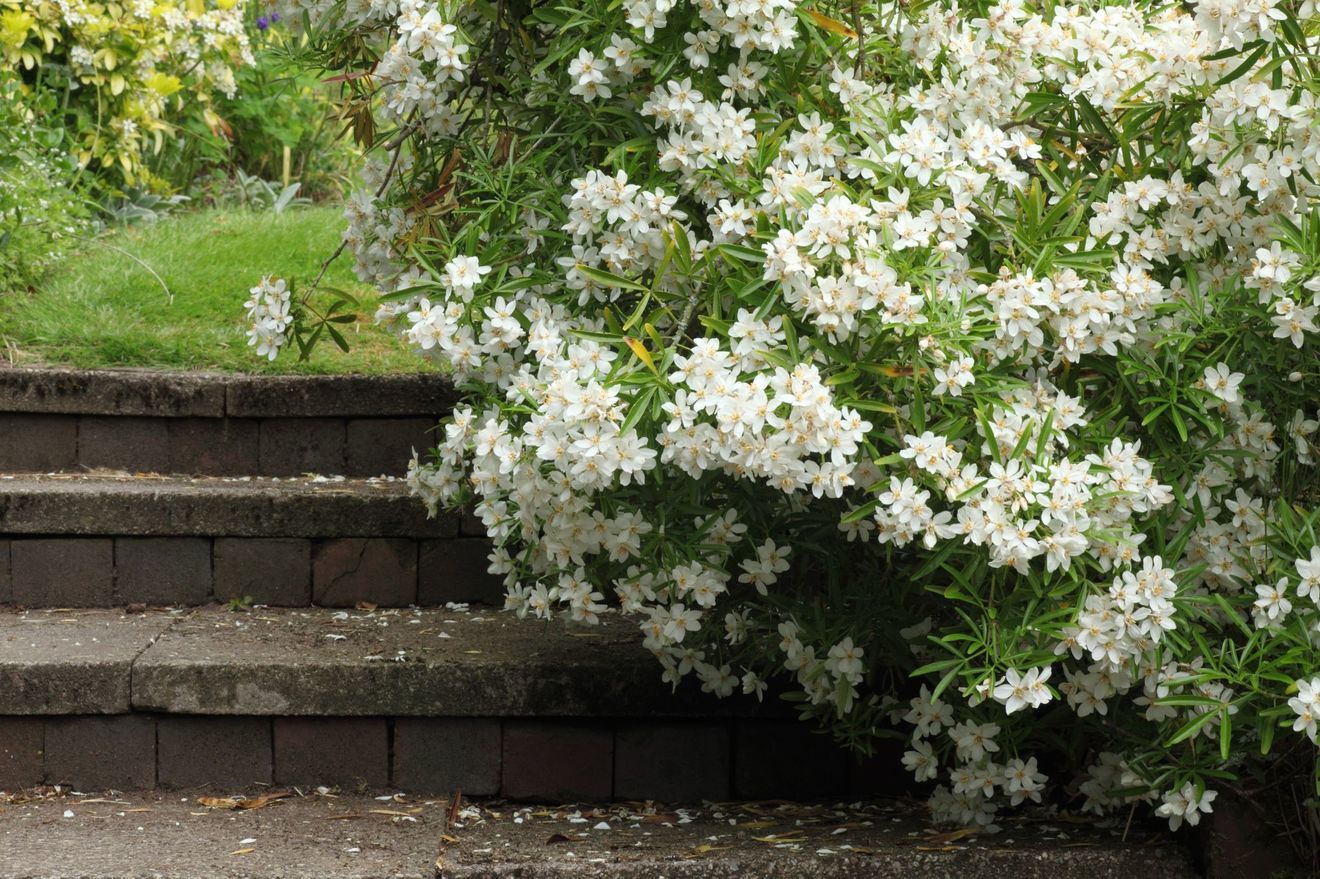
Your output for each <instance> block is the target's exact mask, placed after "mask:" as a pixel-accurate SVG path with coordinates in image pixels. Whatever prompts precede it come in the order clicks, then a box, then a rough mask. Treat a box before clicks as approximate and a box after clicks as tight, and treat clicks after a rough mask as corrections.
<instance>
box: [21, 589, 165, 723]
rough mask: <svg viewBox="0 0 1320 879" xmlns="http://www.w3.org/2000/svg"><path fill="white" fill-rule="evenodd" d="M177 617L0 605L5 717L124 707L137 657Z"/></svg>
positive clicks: (114, 710)
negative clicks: (7, 607) (19, 607)
mask: <svg viewBox="0 0 1320 879" xmlns="http://www.w3.org/2000/svg"><path fill="white" fill-rule="evenodd" d="M173 622H174V617H173V616H172V615H171V614H168V613H145V614H131V615H125V614H124V613H122V612H121V611H114V610H80V611H77V612H62V611H48V610H41V611H36V610H33V611H22V612H18V611H13V610H3V609H0V715H6V714H47V715H49V714H118V713H123V712H127V711H128V710H129V707H130V703H131V700H130V696H129V688H130V685H131V681H132V673H131V667H132V664H133V660H135V659H136V658H137V657H138V655H139V654H141V653H142V652H143V651H144V650H146V649H147V647H148V645H150V644H151V642H152V641H153V640H154V639H156V638H158V637H159V636H160V635H161V633H162V632H164V631H165V630H166V629H168V628H169V627H170V625H172V624H173Z"/></svg>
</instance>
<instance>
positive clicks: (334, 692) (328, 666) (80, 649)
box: [0, 606, 765, 717]
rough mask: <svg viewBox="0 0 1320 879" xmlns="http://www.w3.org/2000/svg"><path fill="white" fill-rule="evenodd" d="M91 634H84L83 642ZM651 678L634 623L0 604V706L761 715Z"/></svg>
mask: <svg viewBox="0 0 1320 879" xmlns="http://www.w3.org/2000/svg"><path fill="white" fill-rule="evenodd" d="M93 645H95V646H93ZM696 689H697V688H696V687H695V686H694V687H693V688H691V690H688V689H687V688H683V689H681V690H680V692H679V694H677V696H674V695H671V694H670V692H669V687H668V686H666V685H664V684H662V682H661V681H660V670H659V666H658V665H657V664H656V663H655V660H654V659H653V658H652V657H651V656H650V655H649V654H648V653H647V652H646V651H645V650H644V649H643V648H642V647H641V646H640V643H639V640H638V636H637V632H636V621H635V620H632V619H629V618H624V617H621V616H617V615H608V616H606V618H605V622H604V623H603V624H602V625H599V626H574V625H571V624H569V623H567V622H565V621H562V620H552V621H541V620H535V619H523V620H520V619H518V618H516V617H515V616H513V615H512V614H510V613H508V612H505V611H502V610H494V609H489V608H486V609H482V608H466V609H446V608H424V609H395V610H386V609H379V610H367V611H362V610H333V609H330V608H258V609H254V610H252V611H250V612H242V611H237V612H236V611H231V610H228V609H225V608H219V607H214V606H212V607H206V608H197V609H192V610H187V611H180V610H176V611H149V612H147V613H145V614H124V613H122V612H119V611H113V610H74V611H22V612H14V611H8V612H0V714H47V715H49V714H116V713H125V712H128V711H130V710H132V711H150V712H161V713H167V714H212V715H216V714H219V715H244V716H253V715H261V716H288V715H305V716H307V715H327V716H381V715H384V716H429V717H520V716H528V717H530V716H536V717H621V716H624V717H626V716H634V715H635V716H655V715H666V716H690V715H697V716H729V715H731V714H748V713H761V712H762V711H763V710H765V709H761V708H759V707H758V706H757V704H756V703H755V702H752V701H744V700H743V699H741V698H739V699H726V700H715V699H713V698H711V697H709V696H707V695H704V694H701V693H700V692H696Z"/></svg>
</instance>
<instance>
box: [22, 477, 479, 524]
mask: <svg viewBox="0 0 1320 879" xmlns="http://www.w3.org/2000/svg"><path fill="white" fill-rule="evenodd" d="M457 529H458V525H457V519H456V517H453V516H449V515H441V516H437V517H436V518H434V519H428V518H427V516H426V510H425V508H424V507H423V506H422V504H421V503H420V502H419V501H418V500H416V499H415V498H413V497H411V495H410V494H409V491H408V487H407V485H406V483H405V482H403V481H402V480H400V479H387V478H367V479H361V478H345V477H329V476H311V475H309V476H305V477H294V478H271V477H256V476H253V477H204V476H203V477H198V476H159V475H155V474H127V473H115V472H93V473H55V474H22V475H19V474H4V475H0V533H4V534H50V535H53V534H98V535H159V536H166V535H169V536H187V535H207V536H232V537H246V536H251V537H327V536H335V537H339V536H346V537H347V536H355V537H365V536H374V535H388V536H390V537H447V536H452V535H453V534H455V533H457Z"/></svg>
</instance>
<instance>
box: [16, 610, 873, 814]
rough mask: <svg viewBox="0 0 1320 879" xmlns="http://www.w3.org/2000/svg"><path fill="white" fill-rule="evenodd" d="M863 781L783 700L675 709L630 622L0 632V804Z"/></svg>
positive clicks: (525, 794) (640, 795) (432, 620)
mask: <svg viewBox="0 0 1320 879" xmlns="http://www.w3.org/2000/svg"><path fill="white" fill-rule="evenodd" d="M198 754H206V755H208V759H206V760H198V759H197V755H198ZM766 765H778V766H780V767H781V768H780V769H779V770H778V771H777V772H775V773H766V772H764V771H761V768H762V767H764V766H766ZM875 778H876V776H875V775H874V773H873V772H872V771H871V770H870V769H869V768H868V767H866V766H863V765H861V764H857V765H856V766H850V765H849V763H848V760H847V758H846V755H845V754H844V753H843V752H842V751H841V750H839V749H838V748H836V747H835V746H834V745H833V743H832V742H831V741H830V740H829V739H827V738H825V737H823V736H819V735H813V734H812V733H811V731H810V729H809V728H808V727H807V726H806V725H804V724H801V723H799V722H798V721H796V720H795V719H793V718H792V717H791V715H790V714H789V713H788V712H787V710H786V708H785V707H784V706H783V705H782V703H779V702H778V701H776V700H767V702H766V703H765V704H761V703H758V702H756V701H755V700H753V699H750V698H749V697H742V696H739V697H735V698H731V699H725V700H717V699H715V698H714V697H711V696H709V695H707V694H703V693H700V692H698V688H697V687H696V686H695V684H685V685H684V686H683V687H680V688H679V691H678V692H677V693H676V694H675V693H672V692H671V691H670V688H669V687H668V686H667V685H664V684H662V683H661V680H660V668H659V665H658V664H657V663H656V662H655V660H654V658H652V657H651V656H650V655H649V654H648V653H647V652H646V651H645V650H643V649H642V647H641V646H640V643H639V641H638V637H637V632H636V621H635V620H632V619H626V618H622V617H610V618H607V619H606V620H605V621H604V622H603V624H602V625H600V626H593V627H586V626H573V625H570V624H568V623H566V622H565V621H562V620H553V621H537V620H520V619H517V618H516V617H515V616H513V615H512V614H509V613H507V612H502V611H495V610H493V609H482V608H462V607H459V606H455V607H454V608H450V609H437V610H421V609H413V610H403V611H399V610H389V611H383V610H375V611H357V610H354V611H330V610H323V609H316V610H256V611H251V612H243V611H237V612H236V611H229V610H222V609H218V608H207V609H200V610H192V611H147V612H145V613H141V614H125V613H121V612H117V611H110V610H81V611H74V610H67V611H54V610H46V611H9V612H0V790H13V789H15V788H22V787H29V786H32V785H35V784H40V783H43V782H44V783H50V784H55V783H66V784H70V785H74V786H75V787H77V788H79V789H87V788H102V787H109V788H118V789H141V788H151V787H155V786H161V787H180V788H194V787H199V786H216V785H219V786H232V785H246V784H252V783H265V784H270V783H275V784H311V785H318V784H327V785H340V786H343V787H345V788H348V789H356V788H357V787H360V786H365V787H367V788H373V789H375V788H383V787H386V786H390V785H392V786H394V787H396V788H399V789H404V790H413V791H441V792H444V791H447V790H452V789H453V788H455V787H459V788H462V789H463V790H465V791H467V792H469V793H471V794H474V795H495V794H503V795H505V796H509V797H514V798H519V799H547V798H548V799H564V798H593V799H606V800H607V799H610V798H611V797H618V798H625V799H647V798H649V799H662V798H663V799H671V800H675V801H683V802H686V801H697V800H701V799H713V800H720V799H728V798H729V797H730V796H731V795H738V796H743V797H757V798H761V797H768V796H839V795H843V794H845V793H847V792H849V791H850V790H862V789H871V788H870V787H868V786H873V782H874V780H875Z"/></svg>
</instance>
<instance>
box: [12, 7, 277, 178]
mask: <svg viewBox="0 0 1320 879" xmlns="http://www.w3.org/2000/svg"><path fill="white" fill-rule="evenodd" d="M244 5H245V0H214V2H212V3H208V2H207V0H160V2H157V0H133V2H125V3H119V2H99V0H0V63H3V65H4V66H5V67H6V68H11V69H15V70H21V71H24V72H25V79H26V80H27V82H28V90H29V91H32V92H36V93H38V94H39V93H41V92H53V93H57V94H59V95H60V96H61V98H60V100H59V102H58V109H57V110H56V111H55V113H56V115H57V116H64V117H65V118H64V119H63V120H62V121H63V122H64V127H65V129H66V130H67V131H68V132H70V139H71V142H70V143H68V144H66V145H65V146H66V148H67V149H68V150H69V151H70V152H72V153H74V154H75V155H76V156H77V158H78V161H79V162H80V164H81V165H83V166H84V167H91V168H92V169H93V170H95V171H97V173H98V174H101V175H105V176H107V177H108V178H110V179H111V180H116V179H122V180H123V181H124V182H125V183H129V184H133V183H137V182H140V178H141V176H142V157H143V156H144V154H146V153H147V152H149V151H158V150H159V149H160V148H161V146H162V144H163V142H164V136H165V133H166V132H167V131H168V129H169V122H168V121H167V116H168V115H169V114H170V113H171V112H175V111H177V110H179V109H181V108H188V109H190V110H193V111H196V112H201V113H205V112H206V104H207V101H208V97H209V95H210V94H211V93H212V92H215V91H219V92H223V93H226V94H233V92H234V73H233V68H234V66H235V65H236V64H239V63H251V62H252V58H251V53H250V51H249V49H248V43H247V35H246V33H245V31H244V27H243V21H244V19H243V15H244Z"/></svg>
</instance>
